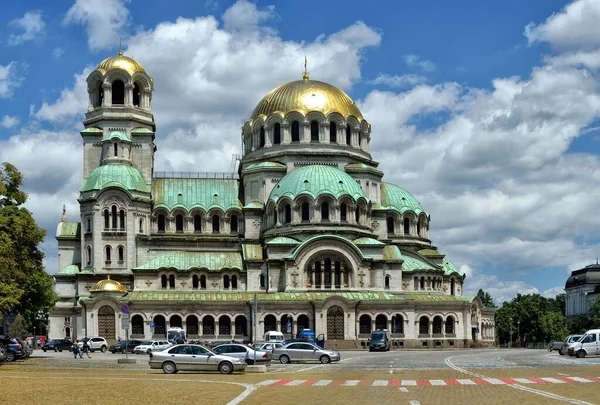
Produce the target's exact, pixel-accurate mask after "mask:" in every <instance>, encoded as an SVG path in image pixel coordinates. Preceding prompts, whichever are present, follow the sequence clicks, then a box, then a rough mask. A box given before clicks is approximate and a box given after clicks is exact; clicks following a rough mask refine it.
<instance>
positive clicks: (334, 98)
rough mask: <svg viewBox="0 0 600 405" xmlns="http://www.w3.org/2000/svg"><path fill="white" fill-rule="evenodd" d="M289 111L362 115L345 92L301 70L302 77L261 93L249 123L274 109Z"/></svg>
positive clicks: (360, 119) (267, 114) (344, 115)
mask: <svg viewBox="0 0 600 405" xmlns="http://www.w3.org/2000/svg"><path fill="white" fill-rule="evenodd" d="M291 111H298V112H301V113H302V114H304V115H306V114H308V113H309V112H311V111H319V112H321V113H323V114H324V115H325V116H327V115H329V114H331V113H333V112H336V113H339V114H341V115H342V116H343V117H348V116H350V115H352V116H354V117H356V118H357V119H358V120H359V121H362V120H363V119H364V118H363V116H362V113H361V112H360V110H359V109H358V107H357V105H356V104H354V101H352V99H351V98H350V97H349V96H348V95H347V94H346V93H344V92H343V91H342V90H340V89H338V88H337V87H335V86H332V85H331V84H328V83H324V82H320V81H317V80H309V79H308V74H307V73H306V72H305V75H304V80H297V81H293V82H289V83H286V84H283V85H281V86H279V87H277V88H276V89H274V90H272V91H271V92H270V93H269V94H267V95H266V96H265V97H263V99H262V100H261V101H260V102H259V103H258V105H257V106H256V108H255V109H254V111H253V112H252V116H251V117H250V123H251V122H252V120H254V119H255V118H257V117H258V116H260V115H265V116H269V115H271V114H273V113H275V112H280V113H283V114H284V115H285V114H287V113H288V112H291Z"/></svg>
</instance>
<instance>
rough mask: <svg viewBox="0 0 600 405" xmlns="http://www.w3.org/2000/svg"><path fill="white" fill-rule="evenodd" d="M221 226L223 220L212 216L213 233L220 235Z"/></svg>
mask: <svg viewBox="0 0 600 405" xmlns="http://www.w3.org/2000/svg"><path fill="white" fill-rule="evenodd" d="M220 225H221V219H220V218H219V216H218V215H216V214H215V215H213V216H212V231H213V233H219V232H220Z"/></svg>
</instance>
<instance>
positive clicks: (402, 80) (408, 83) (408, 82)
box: [368, 73, 427, 88]
mask: <svg viewBox="0 0 600 405" xmlns="http://www.w3.org/2000/svg"><path fill="white" fill-rule="evenodd" d="M426 81H427V78H426V77H425V76H421V75H415V74H406V75H400V76H399V75H393V76H392V75H387V74H383V73H382V74H380V75H379V76H377V77H376V78H375V79H373V80H370V81H369V82H368V83H369V84H383V85H385V86H389V87H400V88H402V87H412V86H415V85H417V84H421V83H425V82H426Z"/></svg>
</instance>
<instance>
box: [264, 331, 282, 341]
mask: <svg viewBox="0 0 600 405" xmlns="http://www.w3.org/2000/svg"><path fill="white" fill-rule="evenodd" d="M284 340H285V338H284V337H283V333H281V332H277V331H274V330H270V331H268V332H267V333H265V342H267V343H283V341H284Z"/></svg>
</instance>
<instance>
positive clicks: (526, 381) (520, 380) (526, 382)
mask: <svg viewBox="0 0 600 405" xmlns="http://www.w3.org/2000/svg"><path fill="white" fill-rule="evenodd" d="M513 380H515V381H516V382H518V383H520V384H535V381H531V380H528V379H527V378H513Z"/></svg>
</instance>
